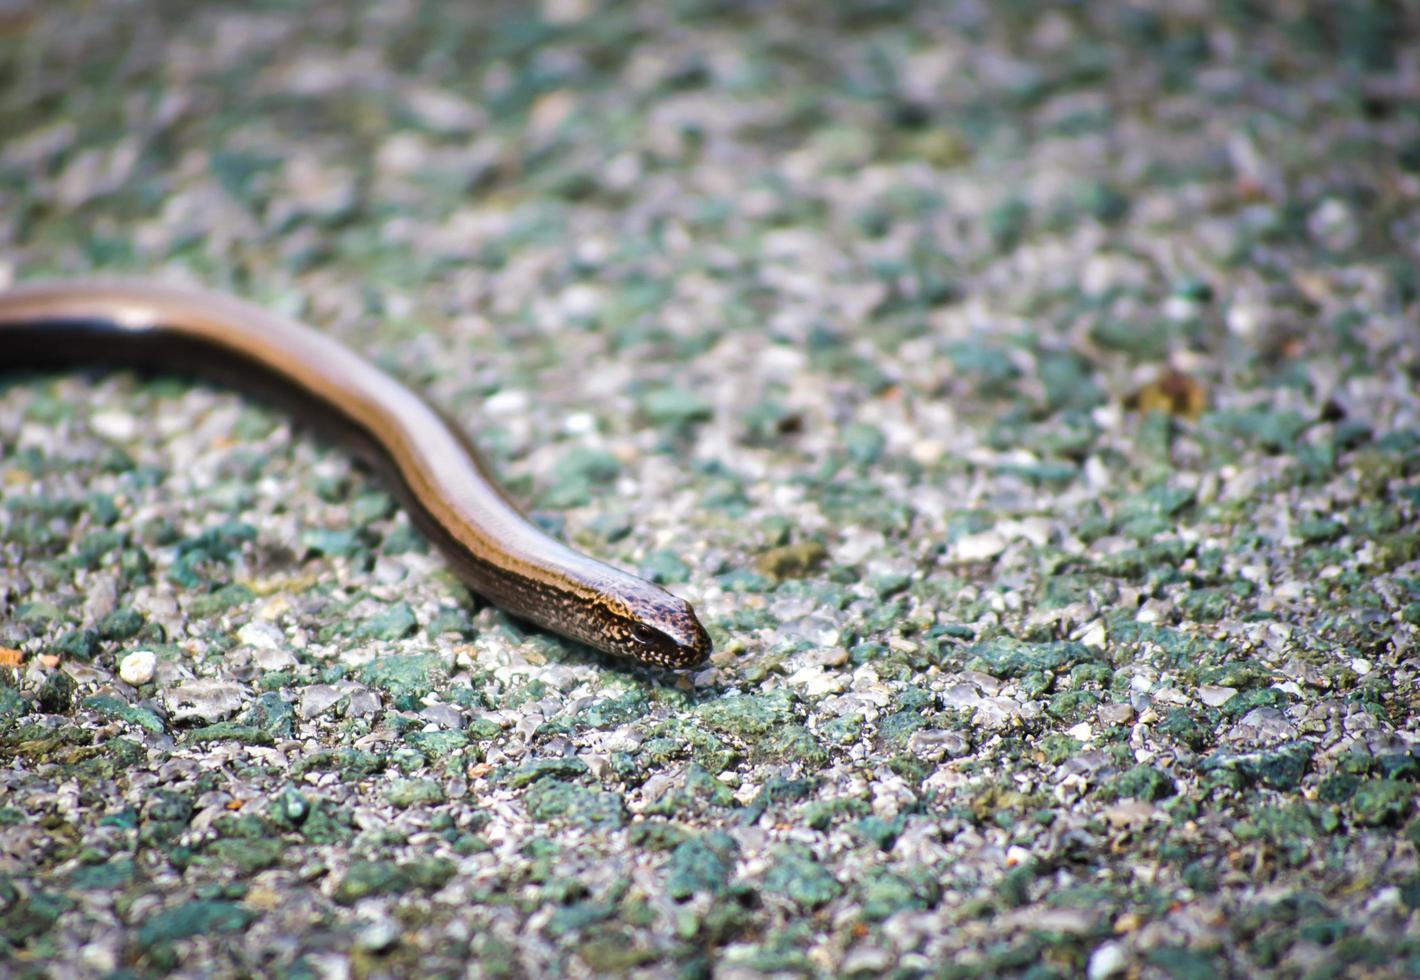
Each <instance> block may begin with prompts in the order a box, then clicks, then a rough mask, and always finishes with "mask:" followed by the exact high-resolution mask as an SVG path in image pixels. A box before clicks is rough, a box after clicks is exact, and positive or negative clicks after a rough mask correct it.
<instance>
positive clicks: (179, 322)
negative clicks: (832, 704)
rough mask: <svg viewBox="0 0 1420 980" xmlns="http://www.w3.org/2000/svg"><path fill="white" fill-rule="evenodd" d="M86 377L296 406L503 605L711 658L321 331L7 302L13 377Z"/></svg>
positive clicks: (1, 355) (30, 288)
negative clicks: (200, 388) (108, 376)
mask: <svg viewBox="0 0 1420 980" xmlns="http://www.w3.org/2000/svg"><path fill="white" fill-rule="evenodd" d="M80 364H92V365H100V366H130V367H136V368H139V369H141V370H147V371H155V370H156V371H179V372H183V373H192V374H196V375H199V376H204V377H207V378H211V379H214V380H217V381H221V382H225V383H229V384H232V385H234V386H236V387H240V388H244V389H249V390H253V391H256V392H257V393H259V394H263V395H265V396H267V397H268V398H270V399H272V400H275V401H277V402H284V403H286V404H288V405H291V406H294V407H295V408H296V409H297V410H298V411H299V412H300V413H301V414H300V418H301V421H303V422H313V423H315V425H316V427H317V428H322V429H325V430H327V431H331V432H334V433H335V434H337V435H339V436H341V437H343V438H344V439H346V441H348V442H349V443H350V444H351V445H352V446H353V447H354V448H356V449H357V450H358V451H360V452H361V453H362V455H364V456H365V457H366V458H367V459H369V461H370V462H372V463H373V464H374V465H375V466H376V467H377V468H378V469H380V470H381V471H382V472H383V473H384V474H385V476H386V478H387V479H388V481H389V482H390V484H391V486H392V488H393V489H394V490H395V491H396V494H397V495H398V496H399V497H400V499H401V501H402V502H403V503H404V505H405V506H406V507H407V508H408V509H409V511H410V513H411V514H412V515H413V517H414V519H415V522H416V523H417V524H418V525H419V526H420V527H421V529H422V530H423V531H424V532H425V533H426V534H427V535H429V537H430V538H431V539H432V540H433V541H434V542H435V543H436V544H437V545H438V547H439V549H440V550H441V551H442V552H443V553H444V555H445V556H446V557H447V558H448V560H449V561H450V563H451V564H452V565H453V566H454V568H455V570H456V571H457V572H458V574H459V576H460V577H461V578H462V579H463V580H464V581H465V582H466V583H467V584H468V586H469V587H470V588H471V589H473V591H475V592H477V593H478V594H480V595H482V596H483V597H485V598H486V599H488V600H489V601H491V602H493V603H494V604H495V605H497V606H499V607H501V608H502V609H504V610H506V611H508V612H510V613H512V614H513V615H515V616H518V617H520V618H522V619H526V620H528V621H530V622H532V623H536V624H537V625H539V626H542V627H544V628H546V629H549V630H552V631H553V632H555V633H561V634H562V635H564V636H568V637H571V638H572V639H575V640H580V641H581V642H583V643H586V644H588V645H590V646H593V647H596V648H597V649H599V650H603V651H605V652H606V653H610V654H615V655H617V656H622V657H629V658H631V659H633V660H637V661H640V662H642V663H647V664H653V665H655V666H659V667H691V666H694V665H695V664H698V663H700V662H701V661H702V660H704V659H705V657H706V656H707V655H708V654H709V652H710V638H709V637H708V636H707V635H706V633H705V630H704V628H703V627H702V626H701V625H700V622H699V620H697V619H696V618H695V611H694V610H693V609H692V608H691V607H690V604H689V603H687V602H686V601H685V600H683V599H679V598H677V597H675V596H673V595H671V594H670V593H669V592H666V591H665V590H664V589H661V588H658V587H657V586H655V585H652V584H651V583H649V582H646V581H644V580H642V579H640V578H637V577H636V576H634V575H630V574H628V573H626V572H623V571H621V570H620V569H617V568H613V567H612V566H610V565H606V564H603V563H602V562H599V561H596V560H594V559H592V558H588V557H587V556H586V555H582V554H579V553H578V552H575V551H573V550H572V549H570V548H568V547H567V546H566V545H564V544H562V543H561V542H560V541H557V540H555V539H553V538H551V537H549V536H548V535H546V534H544V533H543V532H542V531H540V530H538V529H537V528H536V527H534V526H533V525H532V524H531V523H529V522H528V521H527V519H526V518H524V517H523V516H522V514H520V513H519V512H518V510H517V509H516V508H515V507H514V506H513V505H512V504H511V503H510V502H509V501H508V499H507V497H505V496H504V494H503V492H502V490H501V489H499V487H498V485H497V484H496V483H495V482H494V480H493V478H492V477H491V476H490V475H489V473H488V471H487V469H486V467H485V466H484V464H483V462H482V460H481V459H480V458H479V456H478V454H477V451H476V450H475V449H474V447H473V444H472V443H471V442H470V441H469V440H468V439H466V438H465V437H464V436H463V435H462V434H461V433H460V432H459V431H458V430H457V429H456V428H455V427H453V426H452V425H450V424H449V423H448V422H447V421H446V420H445V418H444V417H443V416H442V415H441V414H440V413H439V412H438V411H436V410H435V409H434V408H432V407H431V406H430V405H429V404H428V403H427V402H425V401H424V400H423V399H421V398H420V397H419V396H418V395H416V394H415V393H414V392H412V391H410V390H409V389H408V388H406V387H405V386H404V385H402V384H400V383H399V382H398V381H396V380H395V379H393V378H391V377H390V376H389V375H387V374H385V373H384V372H382V371H380V370H379V369H377V368H375V367H374V366H373V365H371V364H369V363H368V362H367V361H365V360H363V359H362V358H360V357H359V356H357V355H356V354H355V353H354V352H352V351H351V350H349V349H348V348H346V347H344V346H342V345H341V344H340V343H338V342H337V341H335V340H333V339H331V338H329V337H327V336H325V335H324V334H322V333H320V332H319V331H317V330H314V329H312V328H311V327H307V326H304V325H302V324H299V323H296V322H294V321H292V320H288V319H285V318H283V317H279V316H276V315H273V314H271V313H268V312H266V311H265V310H262V309H260V308H258V307H256V306H253V305H251V304H249V303H246V302H243V301H241V300H238V299H235V298H233V297H230V296H223V295H218V294H215V293H208V292H201V291H196V290H191V289H178V288H174V287H169V286H163V285H158V284H155V283H148V282H133V281H124V280H111V281H106V280H82V281H72V282H59V281H57V282H41V283H34V284H25V285H22V286H18V287H16V288H14V289H12V290H10V291H8V292H0V371H3V370H11V369H20V368H33V367H64V366H70V365H80Z"/></svg>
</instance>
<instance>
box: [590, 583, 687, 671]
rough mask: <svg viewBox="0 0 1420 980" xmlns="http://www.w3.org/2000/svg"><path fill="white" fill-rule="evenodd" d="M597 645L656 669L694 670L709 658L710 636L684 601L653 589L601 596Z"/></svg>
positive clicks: (646, 588)
mask: <svg viewBox="0 0 1420 980" xmlns="http://www.w3.org/2000/svg"><path fill="white" fill-rule="evenodd" d="M601 605H602V609H603V610H604V611H605V619H604V621H603V623H602V629H601V637H602V640H601V641H600V642H598V644H597V645H598V646H600V647H602V648H603V649H605V650H607V652H608V653H614V654H617V655H618V656H623V657H632V658H633V659H636V660H639V661H641V662H642V663H648V664H654V665H656V666H658V667H694V666H696V665H697V664H699V663H700V662H701V661H703V660H704V659H705V658H706V657H707V656H709V655H710V636H709V634H707V633H706V632H705V627H703V626H701V625H700V620H698V619H696V618H695V610H693V609H692V608H691V607H690V603H688V602H686V601H685V600H684V599H681V598H678V597H676V596H673V595H671V594H670V593H669V592H665V591H663V590H661V589H657V588H655V587H654V586H647V587H645V588H640V589H637V590H635V592H634V593H632V594H624V595H620V596H610V595H608V596H605V597H604V598H603V599H602V601H601Z"/></svg>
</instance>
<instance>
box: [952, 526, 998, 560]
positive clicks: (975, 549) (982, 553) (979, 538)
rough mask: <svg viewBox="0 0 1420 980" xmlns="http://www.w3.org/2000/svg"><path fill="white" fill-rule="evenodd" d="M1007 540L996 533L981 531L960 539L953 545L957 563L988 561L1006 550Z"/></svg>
mask: <svg viewBox="0 0 1420 980" xmlns="http://www.w3.org/2000/svg"><path fill="white" fill-rule="evenodd" d="M1006 544H1007V542H1006V538H1005V536H1004V535H1001V534H999V533H997V532H996V531H981V532H980V533H978V534H968V535H966V536H965V537H962V538H958V539H957V541H956V543H955V544H954V545H952V554H953V556H954V557H955V558H956V560H957V561H987V560H989V559H992V558H995V557H996V556H997V555H999V554H1000V553H1001V552H1003V551H1005V550H1006Z"/></svg>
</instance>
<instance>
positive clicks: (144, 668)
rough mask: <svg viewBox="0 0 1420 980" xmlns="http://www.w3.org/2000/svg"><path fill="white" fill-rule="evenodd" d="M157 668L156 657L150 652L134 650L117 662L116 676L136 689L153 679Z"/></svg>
mask: <svg viewBox="0 0 1420 980" xmlns="http://www.w3.org/2000/svg"><path fill="white" fill-rule="evenodd" d="M157 668H158V655H157V654H156V653H154V652H153V651H152V650H134V651H133V652H132V653H130V654H129V655H128V656H126V657H124V658H123V659H122V660H120V661H119V662H118V676H119V677H122V678H123V680H124V681H125V682H126V683H128V684H132V685H133V686H134V687H138V686H139V685H141V684H147V683H148V682H149V681H151V680H152V679H153V674H154V672H155V671H156V670H157Z"/></svg>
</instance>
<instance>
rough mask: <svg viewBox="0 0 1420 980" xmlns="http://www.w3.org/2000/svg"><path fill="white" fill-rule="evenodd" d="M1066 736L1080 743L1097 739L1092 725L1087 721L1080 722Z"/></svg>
mask: <svg viewBox="0 0 1420 980" xmlns="http://www.w3.org/2000/svg"><path fill="white" fill-rule="evenodd" d="M1065 734H1067V735H1069V736H1070V737H1071V738H1073V739H1075V740H1076V741H1078V742H1088V741H1089V740H1090V739H1092V738H1094V737H1095V733H1094V729H1092V728H1091V727H1090V723H1089V722H1087V721H1082V722H1080V723H1079V724H1078V725H1076V726H1075V727H1073V728H1071V729H1069V730H1067V731H1066V732H1065Z"/></svg>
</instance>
